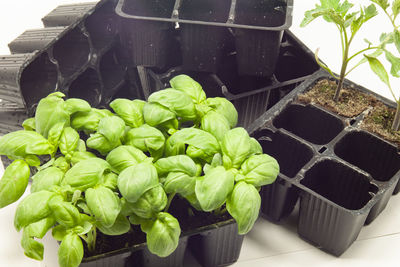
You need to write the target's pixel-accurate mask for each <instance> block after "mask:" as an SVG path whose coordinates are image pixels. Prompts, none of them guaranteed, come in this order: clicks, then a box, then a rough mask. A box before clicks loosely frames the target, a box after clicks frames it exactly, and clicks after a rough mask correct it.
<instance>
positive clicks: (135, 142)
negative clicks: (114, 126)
mask: <svg viewBox="0 0 400 267" xmlns="http://www.w3.org/2000/svg"><path fill="white" fill-rule="evenodd" d="M164 143H165V137H164V135H163V134H162V132H160V131H159V130H158V129H157V128H154V127H151V126H149V125H147V124H143V125H142V126H140V127H138V128H133V129H131V130H129V131H128V132H127V134H126V135H125V144H126V145H131V146H134V147H136V148H139V149H140V150H142V151H145V152H150V151H159V150H163V149H164ZM152 156H153V157H154V155H152Z"/></svg>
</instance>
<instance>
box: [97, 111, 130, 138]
mask: <svg viewBox="0 0 400 267" xmlns="http://www.w3.org/2000/svg"><path fill="white" fill-rule="evenodd" d="M97 132H98V133H99V134H101V135H103V136H104V137H105V138H106V139H107V140H108V141H109V142H110V143H111V144H116V143H118V142H119V141H120V139H121V137H122V136H123V135H124V133H125V122H124V121H123V120H122V119H121V118H120V117H117V116H109V117H104V118H102V119H101V120H100V122H99V126H98V129H97Z"/></svg>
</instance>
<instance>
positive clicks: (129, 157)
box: [106, 146, 151, 173]
mask: <svg viewBox="0 0 400 267" xmlns="http://www.w3.org/2000/svg"><path fill="white" fill-rule="evenodd" d="M106 160H107V162H108V163H109V164H110V165H111V168H112V170H113V172H115V173H120V172H122V171H123V170H125V169H126V168H128V167H131V166H135V165H137V164H138V163H141V162H144V161H151V159H149V158H148V157H147V156H146V155H145V154H144V153H143V152H142V151H140V150H139V149H137V148H135V147H133V146H119V147H117V148H115V149H113V150H112V151H111V152H110V153H108V155H107V158H106Z"/></svg>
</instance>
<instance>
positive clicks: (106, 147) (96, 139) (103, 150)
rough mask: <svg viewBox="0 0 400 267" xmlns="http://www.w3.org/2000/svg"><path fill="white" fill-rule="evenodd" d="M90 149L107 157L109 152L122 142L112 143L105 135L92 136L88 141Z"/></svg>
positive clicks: (96, 134)
mask: <svg viewBox="0 0 400 267" xmlns="http://www.w3.org/2000/svg"><path fill="white" fill-rule="evenodd" d="M86 144H87V146H88V147H90V148H93V149H95V150H97V151H98V152H100V154H101V155H103V156H105V155H107V153H108V152H110V151H111V150H113V149H114V148H116V147H118V146H119V145H121V142H119V141H118V142H116V143H111V142H110V141H109V140H108V139H107V138H106V137H105V136H104V135H102V134H100V133H95V134H91V135H90V137H89V138H88V139H87V141H86Z"/></svg>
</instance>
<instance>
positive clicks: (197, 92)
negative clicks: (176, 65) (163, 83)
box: [169, 74, 206, 103]
mask: <svg viewBox="0 0 400 267" xmlns="http://www.w3.org/2000/svg"><path fill="white" fill-rule="evenodd" d="M169 84H170V85H171V86H172V88H174V89H176V90H178V91H181V92H184V93H186V94H187V95H188V96H190V97H191V98H192V99H193V101H194V102H195V103H201V102H203V101H205V100H206V93H205V92H204V91H203V88H202V87H201V85H200V84H199V83H198V82H196V81H195V80H193V79H192V78H191V77H189V76H187V75H184V74H181V75H178V76H175V77H174V78H172V79H171V80H170V81H169Z"/></svg>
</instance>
